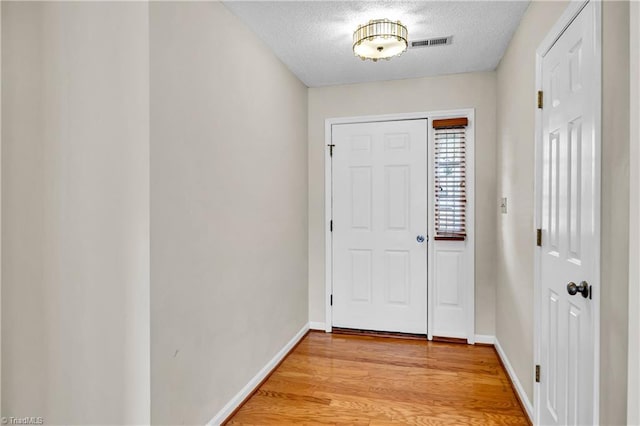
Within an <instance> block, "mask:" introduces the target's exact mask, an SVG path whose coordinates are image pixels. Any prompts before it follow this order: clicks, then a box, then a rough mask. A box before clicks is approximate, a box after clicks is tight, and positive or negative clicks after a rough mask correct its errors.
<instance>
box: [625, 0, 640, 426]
mask: <svg viewBox="0 0 640 426" xmlns="http://www.w3.org/2000/svg"><path fill="white" fill-rule="evenodd" d="M630 7H631V28H630V32H629V43H630V46H629V47H630V60H631V67H630V69H631V72H630V76H629V82H630V91H629V93H630V96H629V100H630V104H631V107H630V120H629V121H630V124H631V133H630V136H631V140H630V142H631V144H630V156H629V157H630V161H631V164H630V167H629V170H630V174H631V179H630V182H631V184H630V210H629V211H630V213H629V218H630V223H629V227H630V229H629V395H628V397H627V411H628V417H627V422H628V423H629V424H632V425H640V404H638V401H640V2H631V4H630Z"/></svg>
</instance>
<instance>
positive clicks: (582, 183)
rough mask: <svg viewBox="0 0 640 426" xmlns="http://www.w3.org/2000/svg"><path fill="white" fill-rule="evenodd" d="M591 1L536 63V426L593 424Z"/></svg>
mask: <svg viewBox="0 0 640 426" xmlns="http://www.w3.org/2000/svg"><path fill="white" fill-rule="evenodd" d="M594 13H595V11H594V5H593V2H590V3H589V4H588V5H587V6H586V7H585V8H584V9H583V10H582V11H581V12H580V14H579V15H578V16H577V17H576V19H575V20H574V21H573V22H572V23H571V25H570V26H569V27H568V28H567V29H566V30H565V31H564V32H563V33H562V35H561V37H560V38H559V39H558V40H557V41H556V43H555V44H554V45H553V47H552V48H551V50H549V52H548V53H547V54H546V55H544V57H543V59H542V84H543V93H544V106H543V110H542V141H541V142H542V194H541V195H542V200H541V207H542V215H541V220H542V223H541V226H542V246H541V248H540V249H539V250H540V268H541V269H540V275H539V277H540V283H541V293H540V297H541V324H540V326H541V329H540V333H541V335H540V336H541V341H540V357H541V364H540V367H541V370H540V384H539V386H540V389H539V391H540V394H539V395H540V398H539V401H538V403H539V407H538V410H539V415H540V417H539V423H540V424H542V425H587V424H594V422H595V423H597V421H598V419H594V406H595V404H597V403H598V401H597V400H596V398H595V393H594V390H595V389H594V386H595V380H594V342H595V331H594V330H595V327H594V307H595V303H596V301H595V300H592V299H591V297H590V296H591V293H590V285H592V284H593V285H595V284H597V282H598V276H597V274H598V271H597V269H596V265H597V262H598V256H599V250H598V244H599V243H598V239H597V232H598V231H597V230H598V227H599V224H598V223H597V220H598V219H597V218H598V217H597V215H596V208H597V205H596V203H597V200H598V199H599V198H598V192H599V191H600V188H599V186H598V182H597V180H596V179H597V169H596V167H597V162H599V161H600V160H599V158H598V157H597V152H598V150H597V149H596V145H595V143H596V139H595V138H596V135H595V132H596V126H595V123H596V121H595V119H596V117H595V111H596V104H595V102H596V99H597V98H596V87H597V85H596V83H597V82H596V80H595V79H596V76H597V74H596V72H595V69H596V66H597V65H596V57H597V56H596V44H595V31H594Z"/></svg>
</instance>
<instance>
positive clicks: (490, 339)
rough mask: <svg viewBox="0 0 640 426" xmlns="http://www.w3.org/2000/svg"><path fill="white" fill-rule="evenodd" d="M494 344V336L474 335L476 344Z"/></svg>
mask: <svg viewBox="0 0 640 426" xmlns="http://www.w3.org/2000/svg"><path fill="white" fill-rule="evenodd" d="M495 342H496V336H490V335H488V334H476V343H481V344H483V345H494V344H495Z"/></svg>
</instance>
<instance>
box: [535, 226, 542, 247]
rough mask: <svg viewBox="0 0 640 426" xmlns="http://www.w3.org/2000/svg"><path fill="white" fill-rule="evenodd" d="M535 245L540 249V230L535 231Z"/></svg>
mask: <svg viewBox="0 0 640 426" xmlns="http://www.w3.org/2000/svg"><path fill="white" fill-rule="evenodd" d="M536 245H537V246H538V247H542V229H536Z"/></svg>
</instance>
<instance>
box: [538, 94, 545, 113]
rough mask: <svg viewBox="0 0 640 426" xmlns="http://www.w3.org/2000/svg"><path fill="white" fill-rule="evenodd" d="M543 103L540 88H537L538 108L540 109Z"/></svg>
mask: <svg viewBox="0 0 640 426" xmlns="http://www.w3.org/2000/svg"><path fill="white" fill-rule="evenodd" d="M543 104H544V95H543V94H542V90H538V108H540V109H542V106H543Z"/></svg>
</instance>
